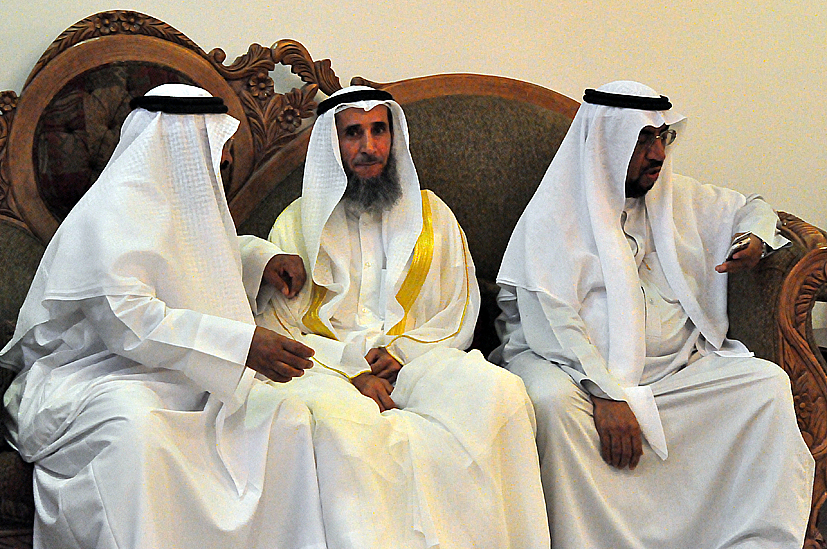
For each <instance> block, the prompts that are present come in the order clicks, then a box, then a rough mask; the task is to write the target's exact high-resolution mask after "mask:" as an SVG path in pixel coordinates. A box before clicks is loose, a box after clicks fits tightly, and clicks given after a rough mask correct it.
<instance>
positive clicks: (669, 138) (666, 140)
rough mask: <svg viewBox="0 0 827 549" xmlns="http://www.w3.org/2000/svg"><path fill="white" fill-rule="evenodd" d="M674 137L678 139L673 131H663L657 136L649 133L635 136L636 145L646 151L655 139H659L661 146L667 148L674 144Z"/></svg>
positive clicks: (676, 133)
mask: <svg viewBox="0 0 827 549" xmlns="http://www.w3.org/2000/svg"><path fill="white" fill-rule="evenodd" d="M676 137H678V132H676V131H675V130H664V131H662V132H661V133H659V134H657V135H656V134H654V133H650V132H641V134H640V135H638V136H637V144H638V146H640V147H645V148H647V149H648V148H649V147H651V146H652V145H654V144H655V140H656V139H660V142H661V143H663V146H664V147H668V146H669V145H671V144H672V143H674V142H675V138H676Z"/></svg>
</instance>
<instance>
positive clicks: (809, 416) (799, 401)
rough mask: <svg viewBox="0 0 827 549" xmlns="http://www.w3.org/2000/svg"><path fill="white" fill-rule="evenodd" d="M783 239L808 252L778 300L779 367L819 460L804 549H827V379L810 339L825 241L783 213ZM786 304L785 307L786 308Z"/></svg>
mask: <svg viewBox="0 0 827 549" xmlns="http://www.w3.org/2000/svg"><path fill="white" fill-rule="evenodd" d="M779 216H780V217H781V219H782V220H783V222H784V229H785V230H784V231H783V232H784V234H785V236H787V237H788V238H790V239H791V240H794V241H797V242H798V243H800V244H802V245H803V246H804V247H805V249H809V250H810V251H809V252H808V253H807V255H805V256H804V257H803V258H802V259H801V260H800V261H799V262H798V263H797V264H796V265H795V266H794V267H793V269H792V270H791V271H790V273H789V274H788V276H787V278H786V279H785V281H784V285H783V287H782V289H781V294H780V296H779V303H780V304H781V306H780V307H779V333H778V337H779V340H780V341H779V349H780V361H779V362H780V364H781V366H782V367H783V368H784V370H785V371H786V372H787V374H789V376H790V383H791V384H792V392H793V400H794V405H795V411H796V416H797V418H798V425H799V428H800V429H801V435H802V436H803V438H804V441H805V442H806V443H807V446H808V447H809V448H810V451H811V452H812V453H813V457H814V459H815V461H816V471H815V482H814V485H813V504H812V509H811V515H810V521H809V525H808V527H807V539H806V541H805V544H804V547H805V548H812V549H816V548H818V549H824V548H825V547H827V544H825V542H824V539H823V538H822V536H821V533H820V532H819V531H818V529H817V522H818V514H819V510H820V509H821V507H822V505H823V504H824V503H825V500H827V400H825V395H827V374H825V370H824V364H823V359H822V358H821V357H820V354H819V353H814V352H813V349H814V348H815V349H817V347H816V345H815V343H814V341H813V336H812V326H811V312H812V308H813V304H814V303H815V301H816V297H817V295H818V294H819V293H820V292H822V291H823V290H824V288H825V287H827V240H825V238H824V235H823V234H822V233H821V232H820V231H819V230H818V229H816V228H815V227H813V226H812V225H809V224H807V223H805V222H803V221H801V220H800V219H798V218H797V217H795V216H792V215H789V214H784V213H783V212H779ZM785 304H786V305H785Z"/></svg>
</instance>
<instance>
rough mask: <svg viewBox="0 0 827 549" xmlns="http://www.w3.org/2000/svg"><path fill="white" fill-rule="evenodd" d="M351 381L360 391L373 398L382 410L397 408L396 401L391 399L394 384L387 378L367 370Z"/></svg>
mask: <svg viewBox="0 0 827 549" xmlns="http://www.w3.org/2000/svg"><path fill="white" fill-rule="evenodd" d="M351 382H352V383H353V385H354V386H355V387H356V388H357V389H359V392H360V393H362V394H363V395H365V396H366V397H370V398H372V399H373V400H374V401H375V402H376V404H378V405H379V411H380V412H384V411H385V410H392V409H394V408H396V403H395V402H394V401H393V400H391V392H392V391H393V385H391V384H390V382H389V381H388V380H387V379H382V378H381V377H377V376H375V375H373V374H372V373H370V372H365V373H364V374H359V375H358V376H356V377H354V378H353V379H352V380H351Z"/></svg>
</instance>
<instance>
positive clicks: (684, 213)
mask: <svg viewBox="0 0 827 549" xmlns="http://www.w3.org/2000/svg"><path fill="white" fill-rule="evenodd" d="M584 101H585V103H584V104H583V105H582V106H581V107H580V109H579V111H578V113H577V115H576V116H575V118H574V120H573V122H572V125H571V128H570V129H569V132H568V134H567V135H566V138H565V139H564V140H563V143H562V144H561V146H560V149H559V151H558V152H557V155H556V156H555V157H554V160H553V161H552V163H551V165H550V166H549V169H548V171H547V172H546V175H545V177H544V179H543V181H542V182H541V184H540V186H539V187H538V189H537V192H536V193H535V195H534V197H533V198H532V200H531V201H530V202H529V204H528V206H527V207H526V210H525V212H524V213H523V215H522V216H521V218H520V220H519V222H518V224H517V226H516V227H515V230H514V233H513V235H512V237H511V240H510V242H509V245H508V248H507V250H506V253H505V256H504V258H503V263H502V266H501V268H500V272H499V275H498V279H497V281H498V283H499V284H500V286H501V288H502V289H501V292H500V295H499V297H498V302H499V304H500V306H501V308H502V309H503V314H502V315H501V317H500V324H499V328H500V329H501V330H502V332H501V333H502V335H503V345H502V346H501V347H500V348H499V349H498V350H497V351H495V353H494V355H492V359H493V360H499V361H501V362H502V363H503V364H504V365H505V366H506V368H508V369H509V370H511V371H512V372H514V373H516V374H518V375H520V376H521V377H522V378H523V380H524V381H525V384H526V388H527V390H528V393H529V395H530V396H531V399H532V401H533V402H534V406H535V410H536V413H537V424H538V435H537V441H538V449H539V452H540V462H541V470H542V477H543V488H544V491H545V496H546V505H547V508H548V516H549V522H550V526H551V530H552V541H553V544H554V547H555V548H568V547H570V548H583V547H612V548H615V549H620V548H655V547H657V548H658V549H662V548H689V547H693V548H694V547H699V548H700V547H703V548H705V549H711V548H724V547H750V548H754V547H768V548H769V547H772V548H779V547H788V548H800V547H801V546H802V544H803V538H804V533H805V528H806V525H807V518H808V513H809V509H810V497H811V490H812V482H813V468H814V462H813V459H812V456H811V454H810V452H809V450H808V449H807V446H806V445H805V443H804V441H803V439H802V437H801V434H800V432H799V430H798V427H797V423H796V417H795V413H794V410H793V403H792V394H791V392H790V382H789V379H788V378H787V375H786V374H785V373H784V372H783V371H782V370H781V369H780V368H779V367H778V366H776V365H775V364H772V363H770V362H767V361H764V360H760V359H757V358H754V357H753V355H752V353H750V352H749V351H748V350H747V349H746V347H745V346H744V345H743V344H742V343H740V342H738V341H734V340H731V339H728V338H727V337H726V335H727V328H728V320H727V311H726V284H727V275H726V273H728V272H736V271H737V270H740V269H745V268H752V267H754V266H755V265H756V264H757V263H758V261H759V260H760V258H761V257H762V255H763V254H764V253H767V252H769V251H770V250H772V249H776V248H778V247H779V246H781V245H784V243H785V240H784V239H783V238H782V237H781V236H780V235H779V234H778V233H777V230H776V226H777V224H778V218H777V216H776V215H775V213H774V212H773V210H772V209H771V208H770V207H769V206H768V205H767V204H766V203H765V202H764V201H763V200H761V199H760V197H757V196H749V197H744V196H743V195H741V194H739V193H736V192H734V191H731V190H727V189H723V188H719V187H713V186H710V185H701V184H699V183H698V182H696V181H694V180H692V179H689V178H686V177H682V176H679V175H677V174H673V173H672V169H671V157H672V149H671V148H670V147H669V145H670V144H671V143H672V141H674V139H675V137H676V136H677V135H680V133H681V130H682V128H683V126H684V122H685V120H684V118H683V117H682V116H680V115H678V114H675V113H674V112H672V111H671V110H670V109H671V103H670V102H669V100H668V99H667V98H666V97H664V96H660V95H658V94H656V93H655V92H654V91H653V90H652V89H651V88H649V87H647V86H644V85H642V84H638V83H635V82H626V81H623V82H614V83H611V84H607V85H605V86H603V87H602V88H600V89H599V90H587V92H586V94H585V96H584ZM740 235H746V236H744V241H745V243H744V246H745V247H744V248H742V249H738V250H736V251H734V252H732V251H730V250H729V248H730V242H731V241H732V240H733V238H735V239H736V240H738V239H737V237H738V236H740Z"/></svg>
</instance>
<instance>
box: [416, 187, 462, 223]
mask: <svg viewBox="0 0 827 549" xmlns="http://www.w3.org/2000/svg"><path fill="white" fill-rule="evenodd" d="M422 199H423V200H428V203H429V204H430V206H431V211H432V212H433V213H436V214H438V215H439V216H441V217H447V218H449V219H452V220H454V221H456V217H455V216H454V212H453V211H451V208H450V207H449V206H448V204H446V203H445V201H444V200H442V199H441V198H440V197H439V195H437V194H436V193H435V192H434V191H432V190H431V189H422Z"/></svg>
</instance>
